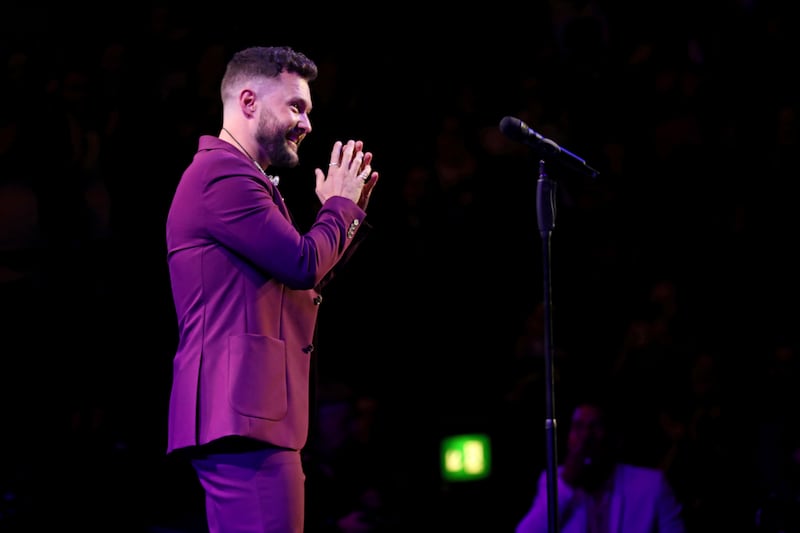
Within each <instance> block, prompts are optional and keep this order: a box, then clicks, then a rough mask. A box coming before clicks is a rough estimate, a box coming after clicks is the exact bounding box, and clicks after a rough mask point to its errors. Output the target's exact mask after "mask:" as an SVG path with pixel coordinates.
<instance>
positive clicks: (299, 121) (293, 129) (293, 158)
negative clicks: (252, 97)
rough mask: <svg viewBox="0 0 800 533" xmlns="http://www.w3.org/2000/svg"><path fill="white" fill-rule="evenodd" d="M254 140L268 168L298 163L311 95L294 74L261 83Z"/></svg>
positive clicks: (307, 131) (299, 78) (307, 121)
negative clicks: (265, 156) (264, 156)
mask: <svg viewBox="0 0 800 533" xmlns="http://www.w3.org/2000/svg"><path fill="white" fill-rule="evenodd" d="M260 92H263V93H264V94H263V97H261V98H260V100H259V101H260V109H259V117H258V130H257V132H256V140H257V141H258V144H259V146H260V147H261V149H262V150H263V151H265V152H266V155H267V157H268V158H269V161H270V165H275V166H278V167H284V168H291V167H295V166H297V164H298V162H299V156H298V153H297V151H298V147H299V145H300V142H301V141H302V140H303V139H304V138H305V136H306V135H307V134H308V133H310V132H311V120H310V118H309V116H308V115H309V113H310V111H311V93H310V88H309V86H308V82H307V81H306V80H304V79H303V78H301V77H300V76H298V75H296V74H290V73H287V72H283V73H281V75H280V76H279V77H278V78H274V79H270V80H268V81H266V82H265V83H264V85H263V86H262V88H261V89H260Z"/></svg>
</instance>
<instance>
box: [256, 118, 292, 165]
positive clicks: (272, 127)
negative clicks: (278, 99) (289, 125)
mask: <svg viewBox="0 0 800 533" xmlns="http://www.w3.org/2000/svg"><path fill="white" fill-rule="evenodd" d="M256 142H257V143H258V145H259V146H260V147H261V148H262V149H263V150H264V151H266V152H267V157H269V163H270V165H273V166H276V167H283V168H293V167H296V166H297V164H298V163H299V162H300V160H299V158H298V156H297V153H296V152H295V151H294V150H292V149H290V148H289V144H288V142H287V141H286V130H285V129H284V128H282V127H281V125H280V124H279V123H278V120H277V119H276V118H275V115H273V114H272V113H271V112H270V111H269V110H264V111H263V112H262V113H261V116H260V117H259V118H258V131H257V132H256Z"/></svg>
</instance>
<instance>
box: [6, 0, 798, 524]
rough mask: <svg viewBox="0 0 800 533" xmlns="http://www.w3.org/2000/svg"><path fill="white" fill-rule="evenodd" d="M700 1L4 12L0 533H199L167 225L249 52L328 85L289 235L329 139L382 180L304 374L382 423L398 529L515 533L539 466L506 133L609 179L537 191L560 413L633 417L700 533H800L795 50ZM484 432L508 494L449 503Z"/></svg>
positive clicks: (535, 253)
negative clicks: (452, 446) (542, 143)
mask: <svg viewBox="0 0 800 533" xmlns="http://www.w3.org/2000/svg"><path fill="white" fill-rule="evenodd" d="M708 4H709V5H702V6H698V5H696V4H695V3H690V2H647V3H641V5H636V6H633V7H631V6H626V7H624V8H622V7H620V6H618V5H616V4H615V3H611V2H602V1H597V2H592V1H577V0H576V1H563V2H558V1H553V2H533V3H530V4H529V5H527V6H525V9H524V10H522V9H521V8H520V7H517V6H513V5H511V4H509V5H504V4H503V3H500V4H498V3H493V4H491V5H485V6H481V7H480V8H475V9H469V8H462V7H459V8H443V9H441V10H439V11H438V12H437V14H433V13H430V12H429V9H430V6H427V7H425V8H414V7H412V6H411V5H407V4H396V5H394V4H393V5H387V6H383V7H381V8H380V9H378V6H377V5H371V6H365V7H358V6H346V7H343V8H339V7H338V6H327V7H323V8H312V7H311V6H281V7H277V8H276V7H274V6H271V5H267V4H264V5H254V6H239V7H233V6H222V7H223V8H224V9H219V8H215V9H211V10H204V9H200V8H198V7H195V9H194V10H187V9H185V8H184V7H179V6H175V5H171V4H169V3H156V4H136V5H133V6H129V5H127V4H125V3H123V4H122V5H116V6H115V7H111V6H110V5H109V6H100V7H92V8H91V9H88V8H86V9H83V8H81V7H79V6H78V7H76V6H75V5H74V4H70V5H68V6H63V7H53V6H50V7H48V6H40V5H34V4H31V5H16V6H14V7H13V8H8V7H7V8H5V11H4V13H3V17H2V19H0V20H1V21H0V31H1V33H0V34H1V35H2V41H0V51H2V57H3V59H4V62H3V68H4V70H3V82H2V84H1V86H0V91H2V93H0V96H2V106H0V164H2V173H1V174H0V179H1V180H2V182H1V183H2V186H3V188H2V191H0V193H1V194H2V196H0V198H1V199H2V211H0V212H1V213H2V215H0V216H1V217H2V222H3V226H2V228H0V259H2V261H0V275H1V276H0V281H2V285H0V288H2V311H3V314H2V330H0V334H2V341H3V345H2V362H3V367H2V369H0V375H1V376H2V379H3V382H2V394H3V397H2V399H1V400H2V408H3V419H4V423H3V432H2V440H3V446H4V448H3V450H2V456H0V467H1V468H0V490H2V491H3V494H4V495H5V496H4V499H3V500H2V502H0V506H2V508H0V529H1V530H3V531H5V530H6V529H5V528H8V530H9V531H17V530H19V531H26V530H27V528H28V527H29V526H30V527H34V525H36V524H42V523H45V524H49V525H59V526H63V525H69V524H72V525H76V526H78V527H82V528H84V530H89V529H93V528H96V529H97V530H104V531H111V530H129V531H150V532H155V531H166V530H169V531H202V529H201V526H200V524H201V523H202V510H201V509H202V501H201V500H200V494H199V492H198V490H197V487H196V485H195V483H194V480H193V478H192V476H191V475H190V473H189V472H188V471H187V470H186V468H185V465H181V464H180V463H176V462H172V461H170V460H168V459H167V458H165V457H164V456H163V449H164V447H165V425H166V407H167V397H168V391H169V384H170V378H171V374H170V373H171V357H172V353H173V351H174V348H175V343H176V338H175V317H174V312H173V308H172V302H171V299H170V293H169V281H168V278H167V271H166V261H165V243H164V222H165V216H166V212H167V209H168V206H169V201H170V199H171V194H172V191H173V190H174V187H175V185H176V184H177V181H178V179H179V177H180V174H181V172H182V170H183V168H184V167H185V166H186V165H187V164H188V162H189V160H190V159H191V157H192V155H193V153H194V150H195V148H196V144H197V137H198V136H199V135H201V134H213V135H216V134H217V133H218V131H219V126H220V102H219V95H218V85H219V80H220V77H221V74H222V70H223V69H224V65H225V62H226V61H227V59H228V57H229V56H230V54H231V53H233V52H234V51H235V50H237V49H239V48H241V47H244V46H249V45H273V44H288V45H291V46H294V47H296V48H297V49H299V50H301V51H303V52H305V53H306V54H307V55H309V56H310V57H311V58H312V59H314V60H315V61H316V62H317V63H318V65H319V66H320V77H319V79H318V80H317V81H315V82H314V83H313V84H312V96H313V98H314V110H313V111H312V115H311V118H312V125H313V126H314V132H313V133H312V134H311V135H310V136H309V137H308V138H307V140H306V141H305V142H304V143H303V146H302V147H301V164H300V166H299V167H297V168H295V169H291V170H276V169H273V170H276V172H277V173H278V174H279V175H280V176H281V178H282V181H281V185H280V187H281V190H282V191H283V193H284V196H285V197H286V200H287V202H288V203H289V205H290V207H291V208H292V210H293V213H294V215H295V217H296V218H297V220H298V223H299V224H301V225H302V226H307V225H308V224H310V222H311V220H312V219H313V215H314V212H315V210H316V208H317V202H316V198H315V196H314V193H313V186H314V178H313V169H314V167H316V166H321V165H322V166H324V164H325V163H326V162H327V160H328V154H329V151H330V147H331V145H332V143H333V141H335V140H337V139H340V140H347V139H348V138H360V139H363V140H364V141H365V143H366V145H367V147H368V149H369V150H371V151H373V152H374V153H375V166H376V168H377V170H379V171H380V173H381V182H380V185H379V186H378V188H377V189H376V192H375V194H374V197H373V198H372V201H371V205H370V210H369V212H370V220H371V221H372V224H373V227H374V231H373V236H372V238H371V239H370V240H369V241H368V242H367V243H366V244H365V245H364V249H363V251H362V253H360V254H359V255H358V256H356V259H355V260H354V262H353V264H352V265H351V268H350V269H348V270H347V271H346V272H344V273H343V274H342V275H341V276H340V278H338V280H337V282H336V283H335V284H333V285H331V286H330V287H329V288H328V289H327V291H326V294H325V304H324V305H323V308H322V310H321V317H320V332H319V333H320V343H319V347H318V351H317V352H316V354H317V375H316V378H315V380H316V382H317V383H319V384H320V387H324V386H326V385H328V384H337V385H345V386H347V387H348V388H349V389H350V390H351V391H352V392H353V394H354V396H355V397H357V398H369V399H370V400H371V401H374V402H375V403H376V405H378V406H379V427H380V430H381V431H380V438H379V440H378V441H376V442H375V443H374V444H372V446H373V448H374V449H373V452H374V454H375V455H376V456H377V457H378V459H377V461H378V463H377V464H378V467H377V468H378V469H379V470H380V471H381V472H384V473H385V476H386V479H387V480H389V481H387V485H389V486H390V489H389V490H388V491H387V492H388V494H389V496H388V497H387V500H388V503H387V504H386V505H387V514H388V515H390V516H392V517H393V518H392V524H393V525H396V529H397V530H402V529H404V528H409V527H417V526H427V527H432V528H434V529H443V530H448V531H452V530H457V529H462V530H481V531H511V530H513V525H514V524H515V523H516V522H517V521H518V520H519V518H520V517H521V516H522V514H523V513H524V512H525V510H526V509H527V508H528V506H529V504H530V499H531V497H532V495H533V493H534V489H535V484H534V480H535V477H536V475H537V474H538V472H539V471H540V470H541V469H542V468H544V465H545V433H544V418H545V415H546V413H545V402H544V400H545V392H546V389H545V383H544V379H545V376H544V375H543V373H544V359H543V357H542V352H541V341H542V336H541V331H542V330H541V328H542V317H541V303H542V298H543V287H544V277H545V276H544V275H543V272H545V270H544V261H543V251H544V247H543V246H542V244H543V242H544V241H543V235H542V234H541V232H540V228H539V227H538V225H537V209H538V208H537V194H536V193H537V190H536V187H537V180H538V179H539V164H538V163H539V160H538V157H537V154H536V153H534V152H533V151H532V150H530V149H529V148H528V147H526V146H521V145H519V144H518V143H515V142H513V141H511V140H509V139H507V138H505V137H504V136H503V135H502V133H500V132H499V129H498V124H499V122H500V120H501V119H502V118H503V117H504V116H515V117H519V118H521V119H523V120H525V121H526V122H527V123H528V124H529V125H530V126H531V127H532V128H534V129H536V130H537V131H538V132H540V133H541V134H542V135H544V136H545V137H549V138H551V139H553V140H555V141H556V142H558V143H559V144H560V145H561V146H563V147H565V148H567V149H569V150H570V151H571V152H574V153H576V154H578V155H579V156H580V157H582V158H584V159H585V160H586V161H587V163H589V164H590V165H591V166H592V167H594V168H596V169H598V170H599V171H600V177H599V178H597V179H595V180H590V179H587V178H585V177H583V176H579V175H576V174H575V173H572V172H570V171H568V170H567V169H563V168H560V167H559V166H558V165H557V164H555V163H553V162H547V166H546V170H547V174H548V177H549V178H551V179H553V180H554V182H555V183H556V184H557V188H556V190H557V196H556V206H557V207H556V224H555V228H554V231H553V232H552V234H551V235H550V236H551V237H552V239H551V241H550V244H551V246H550V247H549V251H550V252H551V253H550V254H549V256H548V257H549V259H550V263H548V269H547V270H546V272H549V274H550V280H549V281H550V283H551V285H550V286H551V287H552V297H553V307H552V313H551V317H552V319H553V321H552V323H551V324H552V327H553V341H554V342H553V344H554V347H555V349H554V351H555V355H556V360H557V364H556V366H557V372H556V374H557V383H556V388H555V393H556V408H557V415H558V418H559V419H561V418H565V417H566V416H568V412H569V411H568V407H569V406H570V405H571V404H572V403H573V402H574V401H576V400H577V399H578V398H580V397H581V396H582V395H583V394H584V393H585V392H586V391H588V390H592V391H594V390H600V391H601V392H605V393H609V394H611V395H612V396H614V398H615V399H616V400H619V401H618V404H617V405H618V407H619V414H620V418H621V419H622V420H624V421H625V424H624V429H625V432H626V435H627V439H628V443H629V445H630V446H629V454H630V457H631V459H632V460H636V461H638V462H641V463H648V464H653V465H659V466H664V467H665V468H667V470H668V472H669V473H670V476H671V479H672V480H673V481H674V483H675V486H676V487H677V489H678V492H679V495H680V497H681V499H682V500H683V502H684V503H685V506H686V508H687V516H688V520H689V525H690V528H691V530H692V531H708V530H709V528H712V527H713V529H714V530H724V529H725V527H722V526H726V527H727V526H730V527H733V526H734V525H735V526H736V527H737V529H738V528H740V527H741V528H744V529H748V530H752V531H778V530H779V529H778V528H779V527H783V528H784V529H783V530H784V531H797V530H798V527H797V522H798V519H797V516H798V513H797V496H798V494H799V492H798V485H797V483H798V462H799V461H798V450H800V446H799V445H798V443H800V439H798V437H797V434H798V431H797V430H798V427H800V425H798V417H797V413H796V409H795V407H796V405H797V394H798V392H797V390H798V388H797V384H798V382H797V375H796V373H795V372H796V366H797V358H796V357H797V356H796V348H797V333H796V326H795V325H796V323H797V318H798V315H797V305H796V301H797V296H798V286H797V278H796V276H795V272H796V269H797V266H798V265H797V260H796V258H795V256H796V253H795V252H796V251H795V250H794V246H793V244H794V242H795V239H794V228H795V220H794V219H795V210H794V207H795V199H794V195H793V191H794V188H795V184H796V178H797V171H796V167H795V159H796V152H795V150H796V146H797V112H798V97H797V95H798V91H797V89H798V87H797V82H796V81H795V76H794V75H793V69H792V68H791V65H793V64H794V62H795V58H796V52H797V32H796V31H795V28H794V24H793V23H794V19H793V18H792V17H791V16H790V13H789V12H788V11H785V10H784V7H782V6H783V4H782V3H779V2H768V1H757V0H753V1H749V2H747V1H719V2H710V3H708ZM565 422H566V420H564V422H562V425H561V426H559V427H564V426H566V423H565ZM466 431H469V432H473V431H477V432H485V433H488V434H490V435H491V436H492V443H493V471H492V475H491V476H490V477H489V478H488V479H485V480H482V481H479V482H473V483H455V484H453V483H446V482H444V481H443V480H442V479H441V477H440V475H439V470H438V468H439V463H438V452H439V449H438V446H439V442H440V439H441V438H442V437H443V436H446V435H450V434H453V433H458V432H466ZM313 436H314V434H312V438H313ZM370 460H373V459H370ZM777 524H782V525H780V526H779V525H777Z"/></svg>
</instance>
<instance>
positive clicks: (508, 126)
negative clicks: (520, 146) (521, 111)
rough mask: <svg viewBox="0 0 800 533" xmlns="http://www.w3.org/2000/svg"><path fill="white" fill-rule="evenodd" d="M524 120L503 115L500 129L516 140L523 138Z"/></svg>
mask: <svg viewBox="0 0 800 533" xmlns="http://www.w3.org/2000/svg"><path fill="white" fill-rule="evenodd" d="M522 126H523V122H522V121H521V120H520V119H518V118H514V117H503V119H502V120H501V121H500V131H502V132H503V133H504V134H505V135H507V136H508V137H510V138H511V139H513V140H515V141H519V140H522V137H523V135H522V132H523V128H522Z"/></svg>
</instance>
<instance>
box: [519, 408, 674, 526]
mask: <svg viewBox="0 0 800 533" xmlns="http://www.w3.org/2000/svg"><path fill="white" fill-rule="evenodd" d="M608 415H609V413H608V411H607V409H606V408H605V407H604V405H602V402H596V401H586V402H581V403H578V404H577V405H576V406H575V408H574V409H573V411H572V418H571V420H570V427H569V433H568V435H567V442H566V456H565V458H564V461H563V464H561V465H560V466H559V468H558V484H557V485H558V486H557V489H556V492H557V498H558V516H557V517H556V520H557V526H558V530H559V532H560V533H587V532H588V533H685V531H686V528H685V524H684V520H683V515H682V512H683V509H682V506H681V504H680V502H679V501H678V500H677V498H676V496H675V493H674V491H673V489H672V487H671V486H670V484H669V482H668V480H667V478H666V476H665V475H664V473H663V472H662V471H661V470H658V469H655V468H648V467H643V466H635V465H632V464H627V463H624V462H623V461H622V460H621V459H620V456H619V439H618V434H617V432H616V431H615V428H614V427H613V424H612V423H611V421H610V420H609V418H608ZM547 492H548V491H547V473H546V472H542V474H541V475H540V477H539V481H538V488H537V492H536V496H534V499H533V503H532V505H531V508H530V509H529V510H528V512H527V513H526V514H525V516H523V518H522V520H520V522H519V523H518V524H517V528H516V533H547V531H548V527H549V523H548V522H549V519H548V504H547V498H548V494H547Z"/></svg>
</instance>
